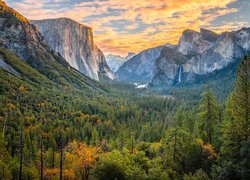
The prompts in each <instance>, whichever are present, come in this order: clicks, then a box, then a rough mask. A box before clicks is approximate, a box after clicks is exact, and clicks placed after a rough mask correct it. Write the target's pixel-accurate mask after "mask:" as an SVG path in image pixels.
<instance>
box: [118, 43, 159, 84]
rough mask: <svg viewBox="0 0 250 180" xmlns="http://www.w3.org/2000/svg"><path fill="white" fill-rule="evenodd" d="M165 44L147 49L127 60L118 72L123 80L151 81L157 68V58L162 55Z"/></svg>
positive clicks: (119, 77)
mask: <svg viewBox="0 0 250 180" xmlns="http://www.w3.org/2000/svg"><path fill="white" fill-rule="evenodd" d="M162 48H163V46H159V47H156V48H152V49H148V50H145V51H143V52H141V53H139V54H137V55H135V56H134V57H132V58H131V59H130V60H128V61H127V62H125V63H124V64H123V65H122V66H121V67H120V68H119V70H118V71H117V72H116V76H117V78H118V79H119V80H121V81H129V82H150V80H151V79H152V78H153V75H154V70H155V60H156V59H157V58H158V57H159V56H160V54H161V50H162Z"/></svg>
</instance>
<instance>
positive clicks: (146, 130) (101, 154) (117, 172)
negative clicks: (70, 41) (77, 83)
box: [0, 49, 250, 180]
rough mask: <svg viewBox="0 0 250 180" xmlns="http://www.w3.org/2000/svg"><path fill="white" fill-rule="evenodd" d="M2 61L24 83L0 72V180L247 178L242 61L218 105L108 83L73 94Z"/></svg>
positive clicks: (248, 67)
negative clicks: (16, 73) (15, 72)
mask: <svg viewBox="0 0 250 180" xmlns="http://www.w3.org/2000/svg"><path fill="white" fill-rule="evenodd" d="M0 52H1V56H4V57H5V59H6V60H8V64H12V65H13V66H15V67H16V69H18V71H19V72H22V74H24V75H25V76H24V78H22V79H20V78H18V77H17V76H15V75H12V74H9V73H6V71H4V70H3V69H0V127H1V133H0V179H25V180H26V179H119V180H120V179H164V180H165V179H185V180H195V179H200V180H205V179H248V178H249V177H250V126H249V124H250V122H249V121H250V58H248V57H247V56H246V57H244V58H243V59H242V60H241V63H240V65H239V66H238V70H237V75H236V79H235V82H234V86H233V87H232V89H231V90H230V94H229V95H228V96H227V97H226V98H221V97H218V96H220V93H218V92H216V91H214V88H211V87H210V86H209V84H208V85H205V88H203V91H204V92H202V94H200V93H196V94H195V98H194V92H192V90H189V91H188V90H187V89H188V88H184V87H176V89H172V90H170V91H174V92H176V94H172V95H171V96H154V95H150V92H143V90H135V89H134V90H131V85H118V84H114V85H112V84H111V83H110V84H108V85H101V88H100V89H101V90H98V91H95V90H92V89H90V90H88V89H86V90H76V89H75V88H72V87H70V86H67V85H64V86H62V85H58V84H54V83H51V81H49V80H48V79H47V78H46V77H45V76H43V75H41V74H39V73H38V72H37V71H35V70H33V69H31V68H30V67H29V66H28V65H27V64H26V63H25V62H23V61H20V60H19V59H18V58H17V57H16V56H14V55H13V54H11V53H9V52H7V51H6V50H4V49H1V51H0ZM217 86H218V88H219V87H220V86H221V84H217ZM193 88H196V86H194V87H193ZM178 92H179V95H178V94H177V93H178ZM143 93H145V94H146V95H144V96H143V95H142V94H143ZM151 93H152V92H151ZM183 96H185V98H183Z"/></svg>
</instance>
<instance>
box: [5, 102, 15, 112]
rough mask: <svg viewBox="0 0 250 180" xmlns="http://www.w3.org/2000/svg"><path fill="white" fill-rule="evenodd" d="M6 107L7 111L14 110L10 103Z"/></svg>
mask: <svg viewBox="0 0 250 180" xmlns="http://www.w3.org/2000/svg"><path fill="white" fill-rule="evenodd" d="M6 107H7V109H8V111H12V110H14V109H16V106H15V105H14V104H12V103H8V104H7V106H6Z"/></svg>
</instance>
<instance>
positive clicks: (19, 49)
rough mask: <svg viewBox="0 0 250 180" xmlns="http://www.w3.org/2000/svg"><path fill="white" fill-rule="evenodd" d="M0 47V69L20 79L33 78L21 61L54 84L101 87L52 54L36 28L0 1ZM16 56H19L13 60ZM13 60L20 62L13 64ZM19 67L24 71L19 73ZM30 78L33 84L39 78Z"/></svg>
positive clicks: (75, 86)
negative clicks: (0, 52)
mask: <svg viewBox="0 0 250 180" xmlns="http://www.w3.org/2000/svg"><path fill="white" fill-rule="evenodd" d="M0 48H1V51H3V52H4V53H2V54H0V57H1V58H0V59H1V60H0V64H1V65H0V69H4V70H5V71H7V72H9V73H12V74H16V75H18V76H19V77H21V78H22V77H26V76H27V75H30V73H31V71H29V70H27V69H22V67H23V66H24V65H23V64H22V63H21V62H19V60H20V59H21V60H22V61H24V64H25V63H27V64H28V65H29V66H30V67H31V68H33V70H32V72H37V70H38V72H39V73H41V74H42V76H45V77H46V78H47V79H48V80H49V81H48V82H51V84H53V83H54V85H56V84H57V85H62V86H64V87H74V88H77V89H85V88H91V89H92V88H93V89H95V88H96V89H97V88H98V86H99V84H98V83H97V82H95V81H93V80H91V79H90V78H88V77H86V76H84V75H82V74H81V73H79V72H78V71H77V70H75V69H73V68H71V67H70V65H69V64H68V63H67V62H66V60H65V59H64V58H62V57H61V56H60V55H57V54H55V53H53V52H51V50H50V49H49V48H48V46H47V45H46V42H45V41H44V40H43V37H42V35H41V33H40V32H39V31H38V30H37V28H36V27H35V26H34V25H32V24H31V23H30V22H29V21H28V20H27V19H26V18H25V17H24V16H22V15H21V14H20V13H18V12H17V11H15V10H14V9H12V8H10V7H8V6H7V5H6V4H5V3H4V2H3V1H0ZM12 54H13V55H12ZM15 55H16V56H18V57H17V58H14V56H15ZM5 56H6V57H5ZM12 59H18V60H16V61H15V63H12V62H13V61H11V60H12ZM7 60H8V61H7ZM11 63H12V64H11ZM19 65H20V67H19V69H22V71H21V70H17V66H19ZM25 66H26V65H25ZM22 75H23V76H22ZM34 76H35V75H34ZM29 78H30V79H29V80H30V81H33V80H34V79H36V78H35V77H33V76H32V75H30V76H29Z"/></svg>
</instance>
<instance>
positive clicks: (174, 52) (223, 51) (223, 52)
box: [151, 28, 250, 86]
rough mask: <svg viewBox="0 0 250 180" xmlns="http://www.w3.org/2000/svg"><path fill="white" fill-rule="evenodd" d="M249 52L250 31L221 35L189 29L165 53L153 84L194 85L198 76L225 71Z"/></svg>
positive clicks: (249, 29) (247, 29)
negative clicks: (215, 71) (193, 82)
mask: <svg viewBox="0 0 250 180" xmlns="http://www.w3.org/2000/svg"><path fill="white" fill-rule="evenodd" d="M249 51H250V28H243V29H241V30H239V31H233V32H224V33H222V34H220V35H218V34H215V33H213V32H211V31H209V30H205V29H201V31H200V32H195V31H192V30H186V31H184V32H183V34H182V37H181V38H180V40H179V43H178V45H177V46H176V47H175V48H172V49H171V51H169V50H168V48H164V49H163V50H162V53H161V56H160V57H159V58H158V59H157V61H156V64H155V66H156V67H155V75H154V77H153V79H152V82H151V84H152V85H167V86H169V85H173V84H177V83H182V82H185V83H186V82H192V81H194V80H195V77H196V75H205V74H207V73H211V72H213V71H214V70H218V69H222V68H224V67H226V66H227V65H229V64H230V63H234V62H235V61H237V60H239V59H241V58H242V57H243V56H244V54H247V53H248V52H249ZM165 52H167V53H165Z"/></svg>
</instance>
